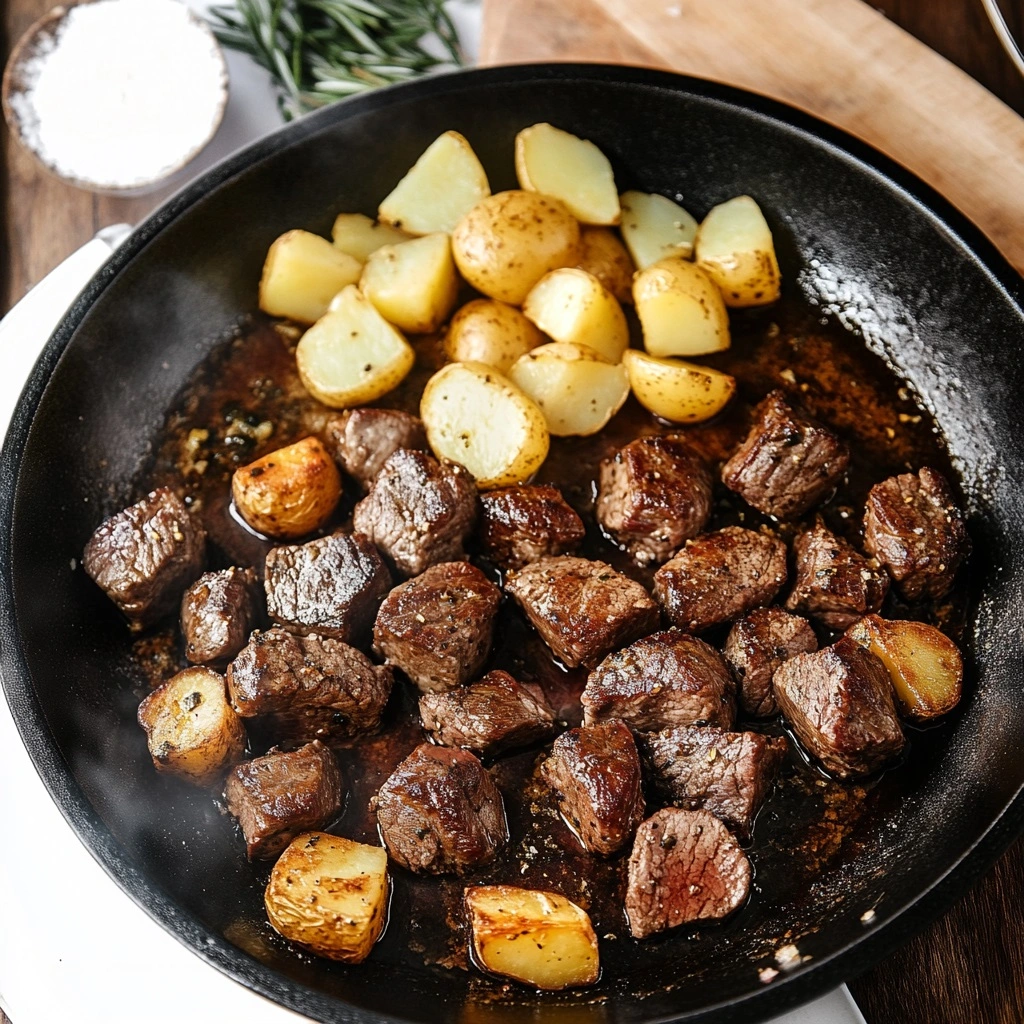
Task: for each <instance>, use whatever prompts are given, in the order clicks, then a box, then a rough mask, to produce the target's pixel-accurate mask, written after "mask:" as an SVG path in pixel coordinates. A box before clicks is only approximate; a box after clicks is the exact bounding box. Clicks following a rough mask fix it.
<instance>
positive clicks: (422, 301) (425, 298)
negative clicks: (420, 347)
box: [359, 234, 459, 334]
mask: <svg viewBox="0 0 1024 1024" xmlns="http://www.w3.org/2000/svg"><path fill="white" fill-rule="evenodd" d="M359 288H360V290H361V291H362V293H363V294H364V295H365V296H366V297H367V298H368V299H369V300H370V301H371V302H372V303H373V304H374V306H376V307H377V310H378V312H379V313H381V315H382V316H383V317H384V318H385V319H386V320H389V321H390V322H391V323H393V324H394V325H395V326H396V327H397V328H398V329H399V330H401V331H405V332H407V333H408V334H428V333H429V332H431V331H436V330H437V329H438V328H439V327H440V326H441V324H443V323H444V321H445V319H446V318H447V316H448V314H449V313H450V312H451V311H452V308H453V307H454V306H455V300H456V299H457V298H458V295H459V275H458V273H457V272H456V270H455V261H454V260H453V259H452V246H451V242H450V241H449V238H448V236H447V235H445V234H434V235H424V236H423V237H422V238H413V239H411V240H410V241H408V242H399V243H398V245H385V246H382V247H381V248H380V249H378V250H377V251H376V252H375V253H373V254H372V255H371V256H370V258H369V259H368V260H367V261H366V266H365V267H364V268H363V276H362V278H361V279H360V281H359Z"/></svg>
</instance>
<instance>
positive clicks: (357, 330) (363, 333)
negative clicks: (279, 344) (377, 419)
mask: <svg viewBox="0 0 1024 1024" xmlns="http://www.w3.org/2000/svg"><path fill="white" fill-rule="evenodd" d="M415 361H416V354H415V352H413V350H412V346H411V345H410V344H409V342H407V341H406V340H405V338H404V337H403V336H402V334H401V333H400V332H399V331H398V329H397V328H396V327H394V326H392V325H391V324H389V323H388V322H387V320H385V319H384V317H382V316H381V315H380V313H378V312H377V309H376V307H375V306H374V305H373V303H372V302H370V300H369V299H367V298H366V296H364V295H363V294H362V292H360V291H359V289H358V288H356V287H355V286H354V285H350V286H349V287H348V288H345V289H344V290H343V291H342V292H341V293H340V294H339V295H338V296H337V297H336V298H335V300H334V301H333V302H332V303H331V308H330V310H329V311H328V312H327V313H325V314H324V316H322V317H321V318H320V319H319V320H318V321H317V322H316V323H315V324H314V325H313V326H312V327H310V329H309V330H308V331H306V333H305V334H303V336H302V338H301V339H300V340H299V344H298V347H297V348H296V349H295V362H296V364H297V366H298V370H299V377H300V378H301V379H302V383H303V384H304V385H305V386H306V390H307V391H308V392H309V393H310V394H311V395H312V396H313V397H314V398H316V399H319V400H320V401H321V402H323V403H324V405H329V406H331V407H332V408H334V409H349V408H351V407H352V406H355V405H365V404H366V403H367V402H372V401H374V400H375V399H377V398H381V397H382V396H383V395H386V394H387V393H388V392H389V391H391V390H392V389H393V388H396V387H398V385H399V384H401V383H402V381H403V380H404V379H405V376H406V374H408V372H409V371H410V370H411V369H412V366H413V363H414V362H415Z"/></svg>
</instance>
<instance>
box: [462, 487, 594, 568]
mask: <svg viewBox="0 0 1024 1024" xmlns="http://www.w3.org/2000/svg"><path fill="white" fill-rule="evenodd" d="M586 532H587V531H586V529H585V527H584V526H583V520H582V519H580V517H579V516H578V515H577V514H576V513H575V511H573V509H572V508H571V507H570V506H569V504H568V503H567V502H566V500H565V498H563V497H562V492H561V491H559V490H556V489H555V488H554V487H527V486H522V487H500V488H498V489H497V490H495V491H488V492H487V493H485V494H481V495H480V524H479V528H478V537H479V540H480V547H481V550H482V551H483V553H484V555H486V556H487V557H488V558H489V559H490V560H491V561H492V562H494V563H495V565H500V566H501V567H502V568H503V569H519V568H522V566H524V565H528V564H529V563H530V562H536V561H537V560H538V559H540V558H543V557H544V556H545V555H565V554H568V553H569V552H571V551H575V550H576V548H577V547H578V546H579V543H580V541H581V540H583V536H584V534H585V533H586Z"/></svg>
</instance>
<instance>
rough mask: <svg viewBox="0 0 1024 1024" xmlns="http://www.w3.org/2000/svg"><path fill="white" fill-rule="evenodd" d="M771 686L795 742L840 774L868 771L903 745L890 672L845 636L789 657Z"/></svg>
mask: <svg viewBox="0 0 1024 1024" xmlns="http://www.w3.org/2000/svg"><path fill="white" fill-rule="evenodd" d="M772 685H773V687H774V689H775V699H776V700H777V701H778V704H779V708H780V709H781V711H782V713H783V714H784V715H785V716H786V720H787V721H788V722H789V724H790V725H791V726H792V727H793V731H794V732H795V733H796V735H797V737H798V739H799V740H800V742H801V743H803V745H804V746H805V747H806V748H807V749H808V750H809V751H810V752H811V753H812V754H814V755H815V757H817V758H818V759H819V760H820V761H821V763H822V764H823V765H824V766H825V767H826V768H827V769H828V770H829V771H830V772H833V773H834V774H835V775H838V776H839V777H840V778H844V779H848V778H854V777H856V776H858V775H868V774H870V773H871V772H873V771H875V770H876V769H878V768H881V767H882V765H884V764H885V763H886V762H887V761H889V760H891V759H892V758H894V757H895V756H896V755H897V754H899V753H900V751H901V750H902V749H903V733H902V731H901V730H900V723H899V720H898V719H897V718H896V708H895V706H894V704H893V696H892V683H891V682H890V680H889V673H888V672H887V671H886V670H885V666H884V665H883V664H882V663H881V661H879V660H878V658H876V657H875V656H874V655H873V654H871V653H870V652H869V651H866V650H865V649H864V648H862V647H861V646H860V645H859V644H858V643H857V642H856V641H855V640H852V639H851V638H850V637H848V636H844V637H840V639H839V640H837V641H836V642H835V643H834V644H833V645H832V646H831V647H825V648H822V650H820V651H818V652H817V653H815V654H798V655H797V656H796V657H795V658H791V659H790V660H789V661H787V662H786V663H785V664H784V665H782V666H781V667H780V668H779V669H778V670H777V671H776V673H775V678H774V680H773V683H772Z"/></svg>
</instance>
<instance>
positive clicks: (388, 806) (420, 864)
mask: <svg viewBox="0 0 1024 1024" xmlns="http://www.w3.org/2000/svg"><path fill="white" fill-rule="evenodd" d="M374 806H375V808H376V812H377V822H378V824H379V825H380V834H381V836H382V837H383V838H384V845H385V846H386V847H387V848H388V853H389V854H391V857H392V858H393V859H394V860H396V861H397V862H398V863H399V864H401V865H402V867H404V868H408V869H409V870H410V871H418V872H420V871H422V872H427V873H429V874H433V875H438V874H445V873H447V872H461V871H463V870H465V869H466V868H472V867H476V866H477V865H480V864H486V863H487V862H488V861H490V860H492V859H493V858H494V855H495V853H497V851H498V849H499V848H500V847H502V846H504V844H505V843H506V842H507V841H508V825H507V824H506V822H505V805H504V803H503V802H502V799H501V793H500V792H499V791H498V787H497V786H496V785H495V784H494V780H493V779H492V778H491V776H490V775H489V774H488V772H487V769H486V768H484V766H483V765H482V764H481V763H480V761H479V760H478V759H477V758H476V757H475V756H474V755H473V754H471V753H469V751H467V750H458V749H455V748H452V747H434V746H431V744H429V743H422V744H420V746H418V747H417V748H416V749H415V750H414V751H413V752H412V753H411V754H410V755H409V756H408V757H407V758H406V759H405V760H404V761H403V762H402V763H401V764H400V765H399V766H398V767H397V768H396V769H395V770H394V772H393V773H392V775H391V777H390V778H389V779H388V780H387V782H385V783H384V785H383V786H381V787H380V792H379V793H378V794H377V796H376V798H375V801H374Z"/></svg>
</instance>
